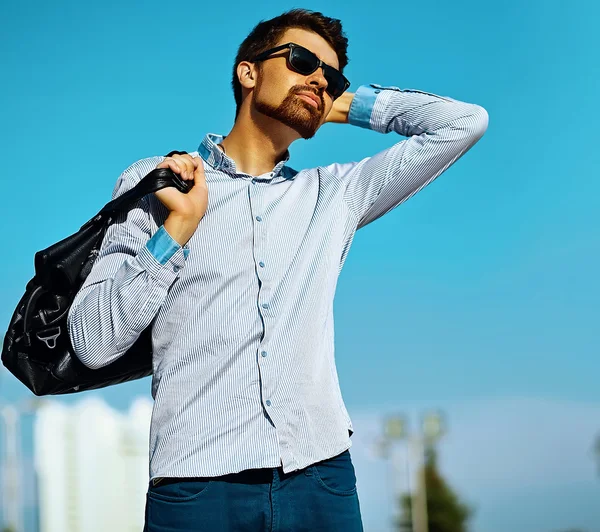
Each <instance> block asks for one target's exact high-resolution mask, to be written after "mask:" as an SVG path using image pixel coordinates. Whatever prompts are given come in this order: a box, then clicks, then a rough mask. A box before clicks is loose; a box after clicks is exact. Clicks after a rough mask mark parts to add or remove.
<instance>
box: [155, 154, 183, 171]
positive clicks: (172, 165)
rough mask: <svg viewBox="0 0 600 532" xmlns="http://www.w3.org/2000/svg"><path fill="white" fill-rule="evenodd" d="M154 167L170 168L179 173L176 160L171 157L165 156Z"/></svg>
mask: <svg viewBox="0 0 600 532" xmlns="http://www.w3.org/2000/svg"><path fill="white" fill-rule="evenodd" d="M156 168H170V169H171V170H173V172H175V173H176V174H181V168H180V167H179V165H178V164H177V162H176V161H174V160H173V159H171V157H167V158H166V159H165V160H164V161H163V162H162V163H160V164H159V165H157V166H156Z"/></svg>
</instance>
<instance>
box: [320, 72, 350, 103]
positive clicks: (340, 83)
mask: <svg viewBox="0 0 600 532" xmlns="http://www.w3.org/2000/svg"><path fill="white" fill-rule="evenodd" d="M323 75H324V77H325V79H326V80H327V92H328V93H329V94H330V95H331V97H332V98H339V97H340V96H341V95H342V94H343V93H344V91H345V90H346V79H345V78H344V76H343V75H342V74H341V73H340V72H339V71H338V70H336V69H335V68H331V67H324V68H323Z"/></svg>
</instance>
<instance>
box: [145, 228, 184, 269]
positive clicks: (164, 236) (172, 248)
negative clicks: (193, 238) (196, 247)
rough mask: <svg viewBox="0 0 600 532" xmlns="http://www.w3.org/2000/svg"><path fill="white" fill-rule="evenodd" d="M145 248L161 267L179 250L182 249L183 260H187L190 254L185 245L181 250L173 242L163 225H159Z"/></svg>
mask: <svg viewBox="0 0 600 532" xmlns="http://www.w3.org/2000/svg"><path fill="white" fill-rule="evenodd" d="M146 247H147V248H148V251H150V253H152V255H153V256H154V258H155V259H156V260H157V261H158V262H159V263H160V264H161V265H163V266H164V265H165V264H166V263H167V262H169V260H170V259H171V257H172V256H173V255H175V253H176V252H177V251H179V250H180V249H183V257H184V259H187V257H188V255H189V253H190V249H189V247H187V244H186V245H185V246H184V247H183V248H182V247H181V246H180V245H179V244H178V243H177V242H175V240H173V238H172V237H171V235H170V234H169V233H168V232H167V230H166V229H165V226H164V225H161V226H160V228H159V229H158V231H156V233H154V235H153V236H152V238H151V239H150V240H148V242H147V244H146Z"/></svg>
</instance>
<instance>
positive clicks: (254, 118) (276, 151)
mask: <svg viewBox="0 0 600 532" xmlns="http://www.w3.org/2000/svg"><path fill="white" fill-rule="evenodd" d="M297 138H299V136H298V134H297V133H296V132H295V131H294V130H292V129H291V128H289V127H288V126H285V125H284V124H282V123H281V122H279V121H277V120H274V119H272V118H269V117H268V116H265V115H263V114H261V113H259V112H257V111H254V110H250V109H248V108H247V107H246V106H244V105H242V108H241V109H240V113H239V115H238V117H237V119H236V121H235V124H234V126H233V128H232V130H231V131H230V132H229V134H228V135H227V137H226V138H225V139H223V142H222V143H221V145H222V146H223V148H225V151H226V153H227V155H228V156H229V157H231V158H232V159H233V160H234V161H235V165H236V168H237V171H238V172H240V173H244V174H248V175H253V176H258V175H262V174H266V173H268V172H270V171H271V170H273V168H274V167H275V166H276V165H277V163H278V162H280V161H282V160H283V159H285V157H286V154H287V150H288V148H289V146H290V144H291V143H292V142H293V141H294V140H296V139H297Z"/></svg>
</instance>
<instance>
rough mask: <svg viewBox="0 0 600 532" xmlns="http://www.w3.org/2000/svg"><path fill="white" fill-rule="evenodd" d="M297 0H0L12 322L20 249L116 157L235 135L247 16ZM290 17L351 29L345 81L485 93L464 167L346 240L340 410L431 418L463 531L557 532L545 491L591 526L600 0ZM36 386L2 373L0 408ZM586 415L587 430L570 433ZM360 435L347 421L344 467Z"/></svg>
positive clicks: (96, 203) (316, 158)
mask: <svg viewBox="0 0 600 532" xmlns="http://www.w3.org/2000/svg"><path fill="white" fill-rule="evenodd" d="M297 6H298V5H297V4H292V3H288V2H277V3H276V2H262V3H260V5H258V4H252V3H247V2H240V1H239V0H232V1H231V2H228V3H227V5H226V9H224V7H225V6H224V5H219V6H213V5H205V4H202V3H194V2H170V3H169V4H168V7H165V4H163V3H160V2H156V1H148V2H144V3H141V2H129V3H127V2H125V3H123V4H122V3H117V2H108V3H102V4H100V3H91V4H89V3H80V2H63V1H57V2H52V3H43V2H27V1H24V2H20V3H18V4H17V3H16V2H14V1H11V2H4V3H2V5H1V6H0V18H1V19H2V20H3V21H4V23H3V29H2V32H1V33H0V50H1V52H0V53H1V57H2V65H3V74H4V75H3V83H2V84H0V102H2V104H0V141H1V144H2V146H3V150H2V153H3V159H4V161H3V169H4V171H3V173H2V178H1V179H2V185H3V186H2V188H3V192H4V197H5V198H7V199H8V201H5V202H4V212H3V220H4V222H3V230H2V231H0V246H1V248H2V249H4V250H5V254H4V256H3V258H4V260H3V261H2V262H1V265H0V301H2V304H1V305H0V325H2V327H3V328H4V329H5V328H6V326H7V324H8V321H9V319H10V316H11V314H12V311H13V309H14V307H15V305H16V303H17V301H18V299H19V297H20V295H21V294H22V292H23V290H24V287H25V284H26V282H27V281H28V279H29V278H30V277H31V276H32V275H33V255H34V253H35V252H36V251H37V250H39V249H42V248H44V247H46V246H48V245H50V244H51V243H53V242H55V241H57V240H59V239H61V238H63V237H64V236H66V235H68V234H70V233H72V232H74V231H76V230H77V229H78V227H79V226H80V225H81V224H82V223H83V222H85V221H86V220H87V219H88V218H90V217H91V216H92V215H93V214H94V213H95V212H96V211H97V210H99V208H100V207H101V206H102V205H104V203H106V202H107V201H108V200H109V199H110V194H111V191H112V188H113V186H114V183H115V181H116V179H117V177H118V175H119V174H120V172H121V171H122V170H123V169H124V168H126V167H127V166H128V165H130V164H131V163H132V162H134V161H135V160H137V159H140V158H142V157H146V156H151V155H156V154H164V153H167V152H168V151H171V150H173V149H180V150H187V151H193V150H194V149H196V147H197V145H198V143H199V141H200V140H201V138H202V137H203V136H204V134H205V133H207V132H215V133H223V134H225V133H227V132H228V131H229V129H230V127H231V125H232V121H233V117H234V105H233V97H232V94H231V90H230V87H229V79H230V71H231V66H232V65H231V63H232V61H233V58H234V56H235V52H236V49H237V46H238V45H239V43H240V42H241V40H242V39H243V38H244V37H245V35H246V34H247V33H248V32H249V31H250V29H251V28H252V26H253V25H254V24H255V23H256V22H257V21H258V20H260V19H264V18H270V17H272V16H275V15H277V14H279V13H280V12H282V11H283V10H286V9H288V8H292V7H297ZM302 7H306V8H309V9H315V10H320V11H323V12H324V13H325V14H327V15H330V16H335V17H338V18H341V19H342V21H343V23H344V27H345V30H346V33H347V35H348V37H349V40H350V47H349V55H350V63H349V65H348V68H347V69H346V71H345V74H346V76H347V77H348V78H349V79H350V80H351V81H352V86H351V88H350V90H351V91H353V90H356V88H357V87H359V86H360V85H361V84H365V83H372V82H373V83H380V84H382V85H396V86H400V87H402V88H414V89H420V90H424V91H427V92H433V93H436V94H440V95H446V96H451V97H453V98H456V99H459V100H463V101H467V102H472V103H477V104H479V105H482V106H483V107H485V108H486V110H487V111H488V113H489V116H490V122H489V128H488V131H487V133H486V134H485V136H484V137H483V139H482V140H481V141H480V142H479V143H478V144H477V145H476V146H475V147H474V148H473V149H472V150H471V151H470V152H469V153H467V154H466V155H465V156H464V158H462V159H461V160H460V161H458V163H457V164H456V165H455V166H454V167H452V168H451V169H450V170H448V171H447V172H446V173H445V174H444V175H442V176H441V177H440V178H439V179H438V180H437V181H436V182H435V183H434V184H433V185H431V186H430V187H428V188H426V189H425V190H424V191H422V192H421V193H419V194H418V195H417V196H415V197H414V198H412V199H411V200H409V201H408V202H407V203H405V204H404V205H402V206H401V207H399V208H398V209H396V210H395V211H393V212H392V213H389V214H388V215H386V216H385V217H384V218H382V219H380V220H378V221H376V222H375V223H373V224H371V225H369V226H368V227H366V228H364V229H362V230H360V231H359V232H358V233H357V235H356V239H355V241H354V244H353V248H352V250H351V252H350V255H349V258H348V260H347V263H346V266H345V268H344V271H343V272H342V275H341V278H340V282H339V288H338V293H337V297H336V301H335V312H336V346H337V350H336V353H337V354H336V356H337V361H338V370H339V374H340V381H341V386H342V391H343V393H344V398H345V400H346V403H347V406H348V408H349V410H350V413H351V414H354V415H356V416H358V418H360V419H361V420H362V423H363V424H364V426H371V425H369V423H375V424H376V421H375V420H376V419H377V418H378V416H379V415H380V414H381V413H385V412H387V411H393V410H400V411H402V410H406V411H412V410H413V409H415V408H417V409H418V408H438V407H439V408H442V409H444V410H445V411H446V412H447V413H448V423H449V435H448V438H447V439H446V440H444V442H442V444H441V449H440V450H441V453H442V456H443V458H444V460H442V467H443V468H444V470H445V471H447V473H448V475H449V476H451V478H452V479H454V480H455V484H456V487H457V489H458V490H459V491H461V493H466V494H468V496H469V498H470V500H472V501H473V502H474V503H476V506H477V508H478V511H477V514H476V516H475V520H474V525H475V527H474V529H475V530H477V531H479V530H482V531H490V532H501V531H505V530H507V528H506V527H505V526H506V522H503V521H502V515H504V514H505V512H506V509H507V508H510V512H511V516H512V518H513V519H514V521H513V522H512V524H511V528H510V530H512V531H514V532H520V531H521V530H522V531H523V532H525V531H526V532H532V531H535V530H540V532H541V531H552V530H556V529H557V526H558V525H557V522H558V521H556V519H552V518H550V517H549V516H548V515H545V514H544V513H543V512H541V511H538V510H536V509H535V508H542V507H543V506H544V505H545V506H552V505H553V504H557V505H558V504H559V503H560V505H562V508H563V510H564V512H566V513H565V515H564V516H563V517H562V519H563V520H562V521H560V523H561V524H560V526H563V524H564V527H565V528H566V527H567V526H570V525H577V524H579V525H580V526H584V525H585V526H587V527H588V529H589V530H590V531H591V530H600V510H594V506H595V504H593V502H592V501H593V498H590V497H591V494H593V495H594V497H595V498H596V500H597V497H598V496H599V495H600V479H597V478H594V463H593V461H592V460H591V458H590V456H589V455H588V454H586V452H587V451H584V450H585V449H589V447H590V446H591V440H592V438H593V435H594V434H595V430H596V431H600V415H598V414H599V412H600V387H598V385H597V376H598V374H599V372H600V356H599V355H600V347H599V343H598V339H597V332H596V333H595V332H594V331H597V322H598V316H599V305H598V301H599V300H600V283H599V282H598V280H597V272H598V270H599V266H600V246H599V244H600V238H599V236H598V235H599V229H600V215H599V214H598V212H599V209H598V199H597V198H598V193H599V192H600V183H599V180H598V173H599V172H598V167H599V166H600V150H598V149H597V147H596V145H595V144H596V143H597V139H598V135H597V131H596V129H597V128H596V124H597V123H598V121H599V119H600V111H599V110H598V106H597V105H596V104H595V101H594V99H593V98H594V97H597V94H598V87H599V86H600V66H599V65H600V63H599V62H598V50H600V42H599V41H600V37H598V32H597V27H596V23H595V21H597V20H598V18H599V16H600V4H597V3H596V2H593V1H591V0H587V1H581V2H577V3H571V2H559V1H546V2H542V1H540V0H536V1H533V0H532V1H530V2H526V3H525V2H516V1H514V0H513V1H512V2H503V3H491V2H486V3H483V4H482V3H481V2H475V1H458V2H452V3H449V2H442V1H431V2H427V3H420V2H415V3H412V4H409V3H406V2H391V1H388V2H378V3H373V4H369V5H368V6H367V5H365V3H364V2H360V3H359V2H356V1H354V0H350V1H347V2H339V1H333V0H329V1H322V2H308V3H305V4H303V6H302ZM396 140H397V138H396V137H393V136H391V135H380V134H377V133H374V132H371V131H366V130H361V129H358V128H352V127H351V126H341V125H336V124H328V125H326V126H325V127H323V128H322V130H321V131H319V133H318V134H317V135H316V137H315V138H314V139H313V140H310V141H302V142H298V143H296V144H294V145H293V146H292V149H291V154H292V158H291V161H290V164H291V166H293V167H295V168H303V167H309V166H315V165H319V164H329V163H331V162H344V161H351V160H359V159H361V158H363V157H365V156H368V155H370V154H373V153H375V152H377V151H379V150H380V149H382V148H384V147H387V146H389V145H391V144H392V143H393V142H395V141H396ZM148 394H149V381H148V380H147V379H146V380H142V381H138V382H135V383H130V384H126V385H122V386H117V387H113V388H110V389H107V390H104V391H102V392H98V395H101V396H102V397H104V398H105V399H106V400H107V401H108V402H109V403H111V404H112V405H113V406H115V407H118V408H125V407H126V406H127V405H128V404H129V403H130V401H131V399H132V398H133V397H135V396H138V395H146V396H147V395H148ZM27 396H28V393H27V391H26V389H25V388H24V387H23V386H21V385H20V384H19V383H18V382H17V381H16V380H15V379H13V378H12V377H11V376H10V375H8V374H6V373H5V372H3V373H0V398H3V399H4V400H15V401H16V400H19V399H21V398H23V397H27ZM64 400H65V401H67V402H70V401H74V400H77V397H69V398H66V399H64ZM515 404H518V405H519V407H518V408H515ZM540 404H542V405H545V406H544V408H546V409H547V410H544V412H547V414H545V415H547V416H548V417H549V419H552V422H550V421H548V423H547V426H548V431H547V432H544V431H541V432H542V433H544V434H547V436H548V437H547V438H544V439H543V441H542V440H539V441H538V440H535V438H533V436H532V435H529V436H528V435H527V434H529V433H528V431H527V430H525V429H526V428H527V424H526V423H521V422H520V421H518V419H525V420H526V419H528V418H532V417H535V416H536V415H537V410H536V408H537V407H535V406H534V405H540ZM457 405H460V406H457ZM482 405H487V406H486V408H487V407H489V412H488V415H483V414H481V413H480V412H481V409H482V408H483V406H482ZM553 412H554V413H555V414H556V418H555V419H554V418H552V415H551V413H553ZM581 412H586V413H589V415H590V416H592V417H588V414H585V415H583V414H581ZM515 413H516V414H518V415H516V414H515ZM592 413H593V415H592ZM513 414H515V415H513ZM580 416H581V418H582V419H585V420H586V421H585V423H584V425H585V430H584V429H583V428H581V427H580V425H577V424H573V423H571V422H572V420H573V419H579V418H580ZM498 420H502V423H501V424H502V427H503V431H504V432H503V434H504V435H503V437H502V438H501V439H500V441H502V442H504V444H503V447H502V448H503V449H504V450H505V451H506V450H507V451H506V452H504V451H503V452H500V450H499V449H498V452H497V453H496V454H494V453H492V454H489V453H490V449H489V448H490V447H491V448H492V449H493V448H494V445H495V443H494V442H496V441H498V440H497V439H496V438H495V437H490V438H489V439H488V440H486V441H485V444H486V445H485V446H483V444H482V442H481V441H480V440H478V439H477V438H476V437H472V434H473V430H474V429H475V428H476V427H485V429H482V430H484V432H485V433H486V434H492V433H493V431H494V430H495V427H496V426H497V425H498V422H499V421H498ZM582 423H583V422H582ZM486 424H487V425H486ZM544 426H546V425H544ZM563 426H565V427H569V430H565V431H562V430H561V427H563ZM582 426H583V425H582ZM594 427H596V429H594ZM359 428H360V427H359ZM530 432H531V431H530ZM535 434H538V432H536V433H535ZM361 437H362V436H361V435H360V431H357V435H356V439H357V442H356V443H355V446H356V447H357V451H356V452H357V460H358V459H359V458H358V455H359V454H360V453H361V451H360V450H358V447H359V443H360V442H361V441H362V440H361V439H360V438H361ZM453 442H455V443H453ZM456 442H458V443H456ZM566 442H572V444H568V445H567V443H566ZM480 444H481V445H480ZM538 444H539V445H543V446H544V448H547V449H548V454H543V455H542V456H544V457H546V458H545V459H546V462H543V464H546V465H547V466H548V467H547V468H544V467H539V468H537V469H536V468H533V469H532V470H531V475H532V477H531V478H532V482H531V485H530V488H528V489H529V491H527V492H526V494H525V495H523V494H521V495H520V496H518V497H515V498H514V500H509V499H506V501H508V502H504V503H503V502H502V498H501V497H499V496H498V495H497V493H496V492H495V491H494V489H492V486H491V485H490V484H486V483H485V482H483V483H482V485H481V486H480V489H479V488H478V489H476V490H473V489H472V486H473V480H472V479H471V478H470V477H469V472H470V471H473V472H476V471H479V473H481V466H477V467H475V466H473V465H472V464H471V465H470V464H469V461H468V460H467V458H468V457H469V456H475V455H476V456H479V457H480V458H481V460H484V458H486V457H487V458H489V461H490V462H496V461H499V463H495V464H494V467H499V468H500V469H501V470H503V471H513V470H514V476H513V477H511V476H510V475H508V476H506V482H507V483H508V484H510V479H511V478H514V486H512V488H513V489H514V490H517V488H518V487H519V489H522V485H523V483H522V481H521V479H522V474H521V472H522V471H523V467H524V466H523V467H519V468H516V467H514V466H513V464H514V463H515V459H516V456H517V455H518V456H521V457H522V456H531V457H532V459H533V458H535V457H536V456H538V454H539V453H537V448H536V445H538ZM453 445H454V447H453ZM482 446H483V447H486V448H485V449H483V448H482ZM451 449H455V451H451ZM565 449H566V451H565ZM553 451H554V452H553ZM461 452H462V455H461ZM511 452H512V453H513V455H511ZM461 456H462V458H461ZM495 456H497V459H496V458H495ZM557 457H560V458H559V459H560V461H561V462H562V463H564V464H566V465H565V468H564V469H563V470H560V471H559V472H557V477H556V478H554V479H553V482H549V481H548V479H547V478H546V477H545V476H544V475H543V474H542V473H543V471H544V470H546V469H548V470H553V469H552V468H551V466H552V465H553V464H554V463H555V461H556V460H557V459H558V458H557ZM365 463H367V462H365ZM518 463H521V462H520V461H518ZM583 464H586V466H584V465H583ZM361 467H362V466H361ZM585 467H589V471H587V470H585ZM471 468H473V469H471ZM517 469H518V471H517ZM371 470H373V468H372V467H366V466H365V467H364V471H365V480H364V481H363V483H364V485H365V486H367V485H368V486H369V488H368V489H369V490H371V491H370V493H375V492H376V490H378V489H379V490H382V493H383V490H384V487H383V486H382V485H378V484H377V482H376V480H377V479H376V478H374V479H373V480H367V479H366V477H367V476H368V472H369V471H371ZM525 470H527V468H526V467H525ZM574 471H576V472H578V473H577V474H574V473H573V474H572V475H569V474H567V473H569V472H571V473H572V472H574ZM536 475H537V476H536ZM369 478H371V477H369ZM536 479H537V480H536ZM563 480H564V481H563ZM359 481H360V480H359ZM369 482H370V483H369ZM475 484H476V483H475ZM365 490H366V488H365ZM372 490H375V491H372ZM507 493H508V491H507ZM586 497H587V498H586ZM363 499H364V501H365V502H364V504H363V511H364V512H365V514H366V515H375V514H379V515H380V514H381V512H380V511H379V509H378V508H379V507H377V504H376V502H374V501H375V500H376V499H380V497H370V496H368V495H366V494H365V495H364V496H363ZM586 500H589V501H590V502H589V504H588V505H587V506H586V503H585V501H586ZM535 501H542V502H543V504H542V505H541V506H540V505H539V504H538V505H537V506H536V504H537V503H536V502H535ZM582 501H583V502H582ZM502 504H504V506H502ZM540 504H541V503H540ZM582 505H583V506H582ZM563 521H564V523H563ZM369 522H371V521H369ZM372 526H373V527H380V526H383V525H381V524H377V525H372ZM532 527H533V528H532ZM373 530H374V531H375V532H378V531H379V529H378V528H373ZM381 530H384V529H383V528H381Z"/></svg>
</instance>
